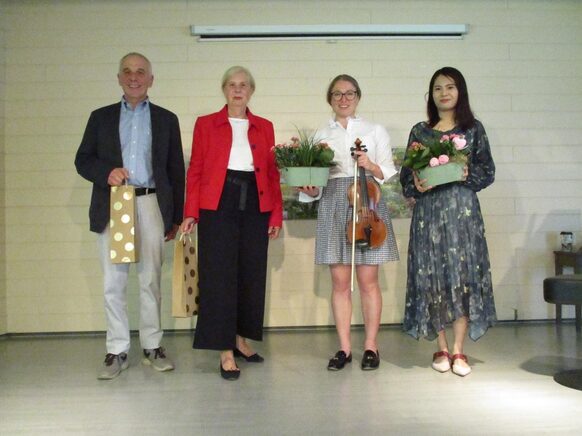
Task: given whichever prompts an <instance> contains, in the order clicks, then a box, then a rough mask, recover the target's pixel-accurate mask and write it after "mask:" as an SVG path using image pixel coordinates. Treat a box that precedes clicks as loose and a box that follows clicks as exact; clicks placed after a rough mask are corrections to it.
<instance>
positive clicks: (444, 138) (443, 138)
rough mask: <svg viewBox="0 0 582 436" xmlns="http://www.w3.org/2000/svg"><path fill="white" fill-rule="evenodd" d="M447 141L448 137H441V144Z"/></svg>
mask: <svg viewBox="0 0 582 436" xmlns="http://www.w3.org/2000/svg"><path fill="white" fill-rule="evenodd" d="M448 140H449V135H443V136H441V142H445V141H448Z"/></svg>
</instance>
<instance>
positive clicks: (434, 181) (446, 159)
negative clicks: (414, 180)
mask: <svg viewBox="0 0 582 436" xmlns="http://www.w3.org/2000/svg"><path fill="white" fill-rule="evenodd" d="M468 152H469V150H468V147H467V140H466V139H465V137H464V135H457V134H451V135H442V136H441V137H440V138H439V137H438V136H435V137H434V139H433V140H432V141H430V142H429V143H428V144H421V143H420V142H413V143H412V144H411V145H410V147H409V149H408V150H407V152H406V157H405V159H404V162H402V166H405V167H408V168H412V169H413V170H415V171H418V178H419V179H420V180H423V179H426V183H425V185H426V186H438V185H444V184H445V183H451V182H456V181H459V180H462V179H463V170H464V167H465V166H466V165H467V159H468V158H467V154H468Z"/></svg>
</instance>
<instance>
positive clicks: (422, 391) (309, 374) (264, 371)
mask: <svg viewBox="0 0 582 436" xmlns="http://www.w3.org/2000/svg"><path fill="white" fill-rule="evenodd" d="M353 336H354V344H361V342H362V337H363V332H362V330H361V329H354V333H353ZM134 343H135V344H136V346H135V347H134V348H135V349H133V350H132V351H131V353H130V361H131V366H130V368H129V369H128V370H127V371H124V372H123V373H122V374H121V375H120V377H118V378H117V379H115V380H112V381H98V380H97V379H96V371H97V368H98V367H99V365H100V362H101V360H102V359H103V346H104V338H103V337H102V336H82V337H70V336H65V337H40V338H37V337H33V338H24V337H9V338H4V339H0V435H44V434H51V435H61V434H80V435H105V434H107V435H150V434H155V435H230V434H237V435H379V434H383V435H384V434H410V435H421V434H442V435H452V434H482V435H491V434H515V435H531V434H552V435H557V434H577V435H579V434H582V391H578V390H574V389H569V388H566V387H564V386H561V385H559V384H557V383H556V382H555V381H554V380H553V378H552V375H553V374H554V373H555V372H556V371H559V370H563V369H571V368H582V336H581V335H576V332H575V329H574V326H573V324H572V323H566V324H564V325H562V326H561V327H556V326H555V325H554V324H553V323H549V322H547V323H540V324H531V323H530V324H501V325H499V326H496V327H495V328H493V329H491V330H490V331H489V332H488V333H487V335H485V337H483V338H482V339H481V340H479V342H477V343H473V342H469V343H468V344H467V346H466V352H467V354H468V355H469V359H470V362H471V363H472V364H473V373H472V374H470V375H469V376H468V377H466V378H461V377H458V376H456V375H454V374H452V373H446V374H439V373H437V372H435V371H433V370H432V369H431V368H430V360H431V355H432V352H433V351H434V350H433V347H434V344H433V343H430V342H427V341H424V340H422V341H419V342H417V341H415V340H413V339H411V338H408V337H407V336H405V335H404V334H402V333H401V332H400V330H399V328H398V327H386V328H383V329H382V331H381V335H380V353H381V358H382V363H381V365H380V369H379V370H378V371H369V372H364V371H361V370H360V368H359V360H360V358H361V356H362V350H361V349H358V348H356V349H355V350H354V357H355V359H356V360H355V361H354V362H353V363H352V364H351V365H350V366H349V367H346V369H344V370H343V371H340V372H329V371H327V370H326V369H325V366H326V364H327V359H328V358H329V357H330V355H332V354H333V353H334V352H335V350H336V337H335V332H334V331H333V330H304V331H297V330H293V331H268V332H267V333H266V337H265V341H264V342H263V343H258V344H256V345H257V349H258V350H259V351H260V352H261V353H262V354H263V355H264V356H265V358H266V362H265V363H263V364H250V363H245V362H241V363H240V367H241V370H242V374H241V378H240V380H238V381H236V382H228V381H224V380H222V379H221V378H220V376H219V374H218V357H217V354H216V353H214V352H207V351H194V350H192V349H191V337H190V334H189V333H173V334H167V335H166V337H165V339H164V343H165V346H166V347H167V349H168V351H169V353H170V354H171V356H172V357H173V358H174V360H175V362H176V365H177V368H176V370H175V371H173V372H170V373H156V372H155V371H153V370H152V369H151V368H150V367H145V366H142V365H141V364H140V360H141V358H140V354H139V350H137V347H138V345H137V344H138V342H137V340H136V338H135V340H134Z"/></svg>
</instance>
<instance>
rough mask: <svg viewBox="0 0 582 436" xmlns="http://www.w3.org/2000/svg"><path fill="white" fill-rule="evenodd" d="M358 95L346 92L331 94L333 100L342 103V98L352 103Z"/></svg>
mask: <svg viewBox="0 0 582 436" xmlns="http://www.w3.org/2000/svg"><path fill="white" fill-rule="evenodd" d="M357 95H358V93H357V92H356V91H346V92H339V91H334V92H332V93H331V98H333V99H334V100H335V101H340V100H341V99H342V97H345V98H346V100H347V101H352V100H354V99H355V98H356V96H357Z"/></svg>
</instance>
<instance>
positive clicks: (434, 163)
mask: <svg viewBox="0 0 582 436" xmlns="http://www.w3.org/2000/svg"><path fill="white" fill-rule="evenodd" d="M428 164H429V166H431V167H438V166H439V165H440V162H439V160H438V159H437V158H436V157H433V158H432V159H431V160H430V161H429V162H428Z"/></svg>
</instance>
